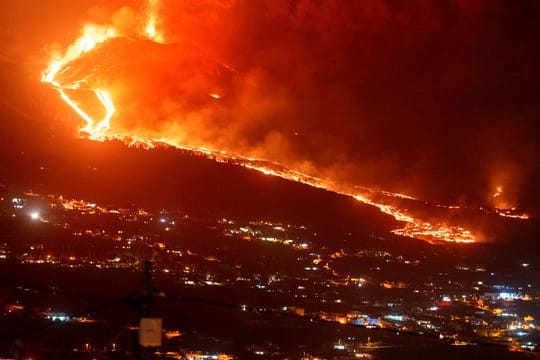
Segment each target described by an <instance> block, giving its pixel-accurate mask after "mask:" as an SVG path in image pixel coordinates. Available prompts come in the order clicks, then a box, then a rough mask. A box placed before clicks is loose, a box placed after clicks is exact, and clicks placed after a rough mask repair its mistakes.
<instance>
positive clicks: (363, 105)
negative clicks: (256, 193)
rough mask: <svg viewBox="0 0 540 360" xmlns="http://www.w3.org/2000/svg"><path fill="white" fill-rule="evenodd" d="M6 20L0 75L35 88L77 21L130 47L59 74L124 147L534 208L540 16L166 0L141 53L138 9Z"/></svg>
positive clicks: (443, 198)
mask: <svg viewBox="0 0 540 360" xmlns="http://www.w3.org/2000/svg"><path fill="white" fill-rule="evenodd" d="M1 6H2V11H1V15H0V40H2V41H3V42H4V46H2V48H1V50H0V63H1V64H2V66H4V67H5V66H7V65H9V66H14V67H15V68H19V67H20V69H21V71H24V72H27V74H28V75H29V76H35V79H36V82H39V78H40V72H41V71H43V69H44V68H45V67H46V64H47V62H48V60H49V59H50V53H51V51H54V50H55V49H63V48H64V47H65V46H66V45H68V44H69V43H70V42H71V41H73V40H74V39H75V38H76V37H77V36H78V35H79V34H80V29H81V28H82V26H83V25H84V23H85V22H95V23H104V24H111V23H113V24H115V26H116V27H117V28H120V29H122V31H123V32H125V33H126V34H127V35H128V36H131V38H130V39H118V40H117V41H115V42H111V43H108V44H107V45H106V46H103V47H101V48H99V49H97V50H96V51H94V52H92V53H91V54H88V56H86V57H85V58H83V59H81V61H80V62H79V63H77V64H74V66H73V67H72V68H71V69H70V72H68V73H66V74H64V76H65V77H66V79H68V78H69V77H70V76H74V75H77V76H81V75H82V76H83V77H85V78H87V79H88V81H89V82H90V83H91V84H92V85H93V86H98V85H99V86H107V87H108V88H111V89H112V90H111V91H112V95H113V97H114V98H115V102H116V105H117V108H118V113H117V114H116V117H115V118H114V119H113V126H112V129H113V130H114V131H117V132H119V133H124V134H131V135H138V134H143V135H150V136H153V137H167V138H170V139H175V140H177V141H179V142H181V143H183V144H190V145H199V146H201V145H202V146H207V147H212V148H217V149H225V150H228V151H231V152H235V153H240V154H243V155H249V156H256V157H260V158H264V159H267V160H271V161H276V162H279V163H282V164H284V165H286V166H289V167H292V168H294V169H298V170H302V171H305V172H308V173H310V174H313V175H316V176H323V177H327V178H329V179H331V180H334V181H338V182H343V183H349V184H365V185H370V186H376V187H381V188H383V189H387V190H392V191H400V192H405V193H408V194H411V195H414V196H418V197H421V198H425V199H429V200H432V201H438V202H444V203H467V204H486V205H490V206H499V207H513V206H516V207H519V208H522V209H524V210H526V211H531V210H532V211H536V210H538V209H539V208H540V207H539V206H538V204H539V203H540V202H539V200H540V192H539V191H538V183H539V181H540V166H539V165H540V160H539V157H538V154H539V153H540V140H539V137H538V133H540V132H539V130H540V129H539V128H540V125H539V122H538V119H539V115H540V101H539V100H540V68H539V65H538V64H539V63H540V61H539V60H540V41H539V40H540V39H539V35H538V34H540V3H539V2H537V1H534V0H531V1H525V0H523V1H510V0H508V1H502V0H484V1H480V0H468V1H463V0H455V1H425V0H414V1H406V2H405V1H393V0H384V1H382V0H363V1H349V0H341V1H340V0H336V1H315V0H296V1H295V0H289V1H286V0H267V1H251V0H238V1H234V0H228V1H227V0H222V1H211V0H197V1H173V0H163V1H161V2H160V5H159V8H158V12H159V21H158V28H159V29H161V30H162V31H163V34H164V38H165V39H166V43H165V44H163V45H159V44H150V43H149V42H148V41H145V40H140V39H135V38H134V36H133V34H134V33H136V31H134V30H133V29H136V28H137V27H138V26H140V21H141V20H140V13H141V11H142V10H143V7H144V4H143V3H142V2H138V1H125V2H123V1H108V2H107V1H97V0H96V1H87V0H84V1H76V2H74V1H65V0H50V1H39V2H36V1H30V0H25V1H7V2H4V3H3V4H2V5H1ZM96 62H97V63H98V64H99V65H98V66H97V67H92V66H89V64H90V63H92V64H95V63H96ZM12 85H13V84H8V83H6V82H5V81H2V88H3V89H2V91H3V92H4V93H6V94H9V96H18V97H24V96H32V94H28V93H23V92H21V93H20V94H16V95H13V91H17V90H11V89H17V87H16V86H12ZM214 92H215V93H219V94H220V95H221V99H219V100H216V99H213V98H211V97H209V96H208V93H214ZM10 101H11V100H6V98H5V97H4V100H2V106H4V107H5V106H8V105H9V104H8V103H9V102H10ZM51 111H52V112H53V113H54V109H52V110H51ZM51 111H49V112H47V113H48V114H50V113H51ZM58 111H60V110H58ZM54 119H57V117H54V116H51V119H50V121H58V120H54ZM2 121H3V122H8V121H9V119H2ZM47 121H49V120H47ZM77 125H78V124H76V123H71V124H69V126H72V127H73V128H74V129H75V128H76V127H77ZM2 129H6V130H4V131H9V125H8V124H3V126H2ZM34 141H50V140H49V139H34ZM497 186H502V187H503V189H504V192H503V195H502V196H500V197H498V198H497V199H496V201H493V198H492V194H493V193H494V192H495V189H496V187H497Z"/></svg>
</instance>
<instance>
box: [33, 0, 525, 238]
mask: <svg viewBox="0 0 540 360" xmlns="http://www.w3.org/2000/svg"><path fill="white" fill-rule="evenodd" d="M158 5H159V4H158V1H157V0H149V2H148V4H147V7H146V9H145V11H146V15H145V16H144V19H145V20H144V21H145V24H143V26H141V30H140V31H139V37H140V39H139V40H141V44H142V41H144V42H146V43H148V42H151V43H152V44H153V45H152V46H168V44H166V41H165V38H164V36H163V34H161V33H160V32H159V31H158V25H159V17H158ZM112 39H126V43H127V42H129V43H130V44H132V43H133V41H135V40H136V39H135V40H134V39H131V38H128V37H127V35H126V34H122V33H121V32H120V31H119V30H118V29H115V28H113V27H106V26H100V25H87V26H85V27H84V29H83V33H82V35H81V36H80V37H79V38H78V39H77V40H76V41H75V42H74V43H73V44H72V45H71V46H69V47H68V48H67V50H66V51H65V52H64V54H62V55H60V56H54V57H53V60H52V61H51V63H50V64H49V66H48V68H47V70H46V71H45V72H44V74H43V76H42V81H43V82H46V83H49V84H51V86H52V87H53V88H55V89H56V90H57V91H58V93H59V94H60V96H61V97H62V99H63V100H64V101H65V102H66V103H67V104H68V105H69V106H70V107H71V108H72V109H73V110H74V111H75V112H76V113H77V114H78V115H79V116H80V117H81V118H82V120H83V121H84V126H83V127H82V128H81V129H80V131H81V132H82V133H84V134H85V136H87V137H89V138H90V139H92V140H98V141H104V140H108V139H120V140H122V141H125V142H126V143H127V144H128V145H142V146H144V147H146V148H154V147H155V146H160V145H161V146H164V145H170V146H174V147H176V148H181V149H184V150H189V151H192V152H195V153H198V154H200V155H203V156H206V157H210V158H212V159H214V160H216V161H218V162H227V163H231V164H235V165H238V166H242V167H246V168H249V169H253V170H256V171H259V172H261V173H264V174H267V175H272V176H278V177H281V178H284V179H287V180H291V181H296V182H300V183H303V184H306V185H309V186H312V187H316V188H321V189H326V190H329V191H333V192H335V193H339V194H342V195H346V196H349V197H352V198H354V199H356V200H358V201H360V202H362V203H365V204H369V205H372V206H375V207H377V208H378V209H379V210H380V211H381V212H383V213H385V214H388V215H390V216H392V217H394V219H396V220H397V221H399V222H403V223H405V225H404V227H402V228H399V229H396V230H393V231H392V232H393V233H394V234H396V235H399V236H406V237H414V238H420V239H423V240H426V241H430V242H434V241H448V242H456V243H472V242H475V241H477V240H478V235H475V234H473V233H472V232H471V231H470V230H468V229H465V228H464V227H461V226H455V225H450V224H447V223H446V222H431V221H425V220H423V219H420V218H417V217H415V216H413V215H412V214H411V213H410V212H409V211H407V210H404V209H401V208H398V207H397V206H396V205H394V204H395V203H396V200H403V201H411V200H416V199H414V198H413V197H411V196H408V195H404V194H399V193H392V192H387V191H379V190H373V189H369V188H365V187H351V188H347V187H343V186H340V185H338V184H336V183H334V182H332V181H330V180H327V179H320V178H317V177H314V176H311V175H308V174H304V173H302V172H298V171H294V170H291V169H289V168H287V167H283V166H281V165H277V164H275V163H271V162H268V161H264V160H260V159H255V158H250V157H246V156H242V155H239V154H235V153H230V152H226V151H223V150H218V149H214V148H210V149H209V148H205V147H201V146H196V147H195V146H188V145H186V144H183V143H181V142H179V141H178V140H176V139H173V138H168V137H167V136H166V135H163V136H160V137H155V136H154V137H153V136H151V135H150V136H149V135H148V134H146V133H144V134H139V133H136V132H135V133H129V134H126V133H118V132H115V131H114V130H112V129H111V128H112V127H111V121H112V120H113V118H114V116H115V113H116V110H117V109H116V107H115V101H114V98H115V96H114V95H115V94H114V92H112V91H111V89H110V88H108V87H107V83H103V82H102V83H100V84H97V83H96V82H95V81H92V80H91V79H89V78H88V77H86V76H83V75H81V72H77V71H75V72H73V68H74V67H75V66H74V64H76V63H77V62H78V61H81V60H82V59H83V58H85V57H86V58H87V61H92V58H91V57H88V55H89V54H90V53H92V52H93V51H95V50H96V49H98V48H102V49H103V48H104V47H105V46H106V45H105V44H106V43H109V42H114V41H118V40H114V41H112ZM126 46H127V45H126ZM152 51H153V50H152V49H150V50H148V51H147V52H152ZM98 59H99V58H98ZM111 59H112V60H111ZM114 59H115V58H114V57H110V58H107V61H114ZM90 65H91V66H90V67H92V68H95V67H98V66H99V65H100V64H99V63H92V62H91V63H90ZM184 71H189V69H188V70H184ZM73 74H75V75H73ZM74 76H75V77H74ZM78 91H92V92H93V93H94V94H95V97H96V98H97V100H98V101H99V104H101V106H102V108H103V115H102V116H100V117H96V116H95V115H91V114H90V112H89V111H86V110H84V109H83V104H81V103H79V102H77V101H76V100H75V99H74V96H73V95H72V94H74V93H76V92H78ZM205 95H206V96H208V97H209V98H211V99H212V100H213V101H217V102H220V101H223V100H222V96H223V95H222V93H221V91H220V92H216V91H215V88H214V89H207V90H206V92H205ZM218 100H219V101H218ZM116 104H117V106H119V104H118V103H116ZM119 110H120V108H119ZM501 192H502V189H501V191H499V189H498V192H497V193H496V194H495V195H493V196H494V197H497V196H499V195H500V193H501ZM433 206H437V207H442V208H445V209H447V210H449V211H451V210H452V209H459V207H457V206H445V205H433ZM497 214H498V215H501V216H511V217H519V216H522V215H515V214H513V213H512V212H507V211H497ZM520 218H521V217H520Z"/></svg>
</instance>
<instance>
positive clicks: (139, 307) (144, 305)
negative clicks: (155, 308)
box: [132, 260, 153, 360]
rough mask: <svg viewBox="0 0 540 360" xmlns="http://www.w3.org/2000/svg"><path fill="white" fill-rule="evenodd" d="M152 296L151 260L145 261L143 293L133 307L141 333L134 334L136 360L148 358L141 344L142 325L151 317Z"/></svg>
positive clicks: (133, 302)
mask: <svg viewBox="0 0 540 360" xmlns="http://www.w3.org/2000/svg"><path fill="white" fill-rule="evenodd" d="M152 294H153V290H152V262H151V261H150V260H145V262H144V265H143V284H142V292H141V293H140V294H139V295H138V296H135V298H133V299H132V306H133V307H134V310H135V313H136V317H135V320H136V325H137V326H138V327H139V331H134V332H133V338H132V346H133V354H134V356H135V359H136V360H143V359H146V358H147V356H146V355H147V349H145V348H144V347H143V346H141V344H140V331H141V328H140V325H141V319H142V318H144V317H147V316H148V315H150V303H151V302H152Z"/></svg>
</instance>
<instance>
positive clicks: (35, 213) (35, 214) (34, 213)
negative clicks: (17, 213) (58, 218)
mask: <svg viewBox="0 0 540 360" xmlns="http://www.w3.org/2000/svg"><path fill="white" fill-rule="evenodd" d="M39 218H40V216H39V212H38V211H32V212H31V213H30V219H32V220H39Z"/></svg>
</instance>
